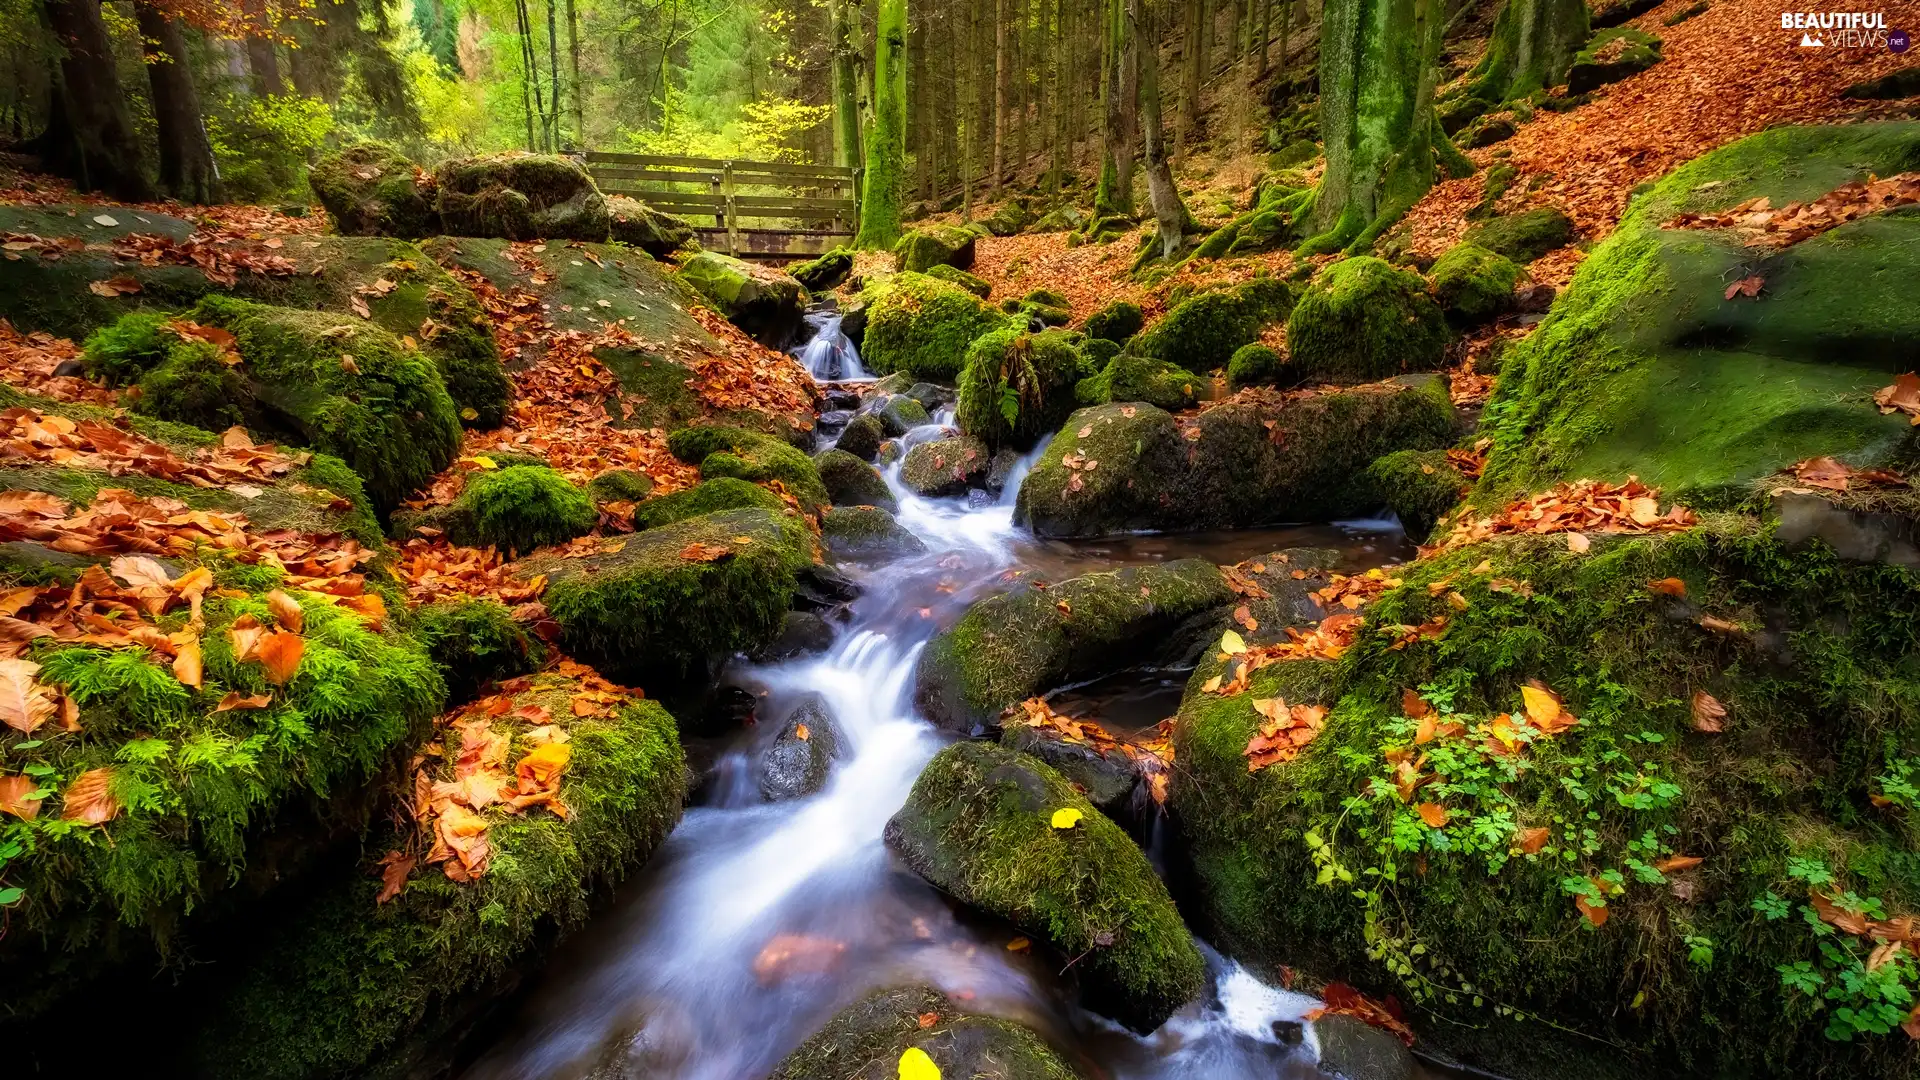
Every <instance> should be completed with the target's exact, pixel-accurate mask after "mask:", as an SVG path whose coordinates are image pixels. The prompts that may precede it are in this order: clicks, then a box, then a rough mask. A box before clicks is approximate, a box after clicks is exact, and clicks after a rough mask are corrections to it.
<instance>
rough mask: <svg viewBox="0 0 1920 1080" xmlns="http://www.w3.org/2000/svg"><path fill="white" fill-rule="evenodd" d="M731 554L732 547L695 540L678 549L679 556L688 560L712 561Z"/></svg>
mask: <svg viewBox="0 0 1920 1080" xmlns="http://www.w3.org/2000/svg"><path fill="white" fill-rule="evenodd" d="M731 554H733V549H732V548H730V547H728V546H726V545H725V544H709V543H706V542H705V541H700V540H696V541H694V542H693V543H691V544H688V545H687V546H686V547H684V548H681V549H680V557H681V558H683V559H685V560H687V561H688V562H714V561H716V560H719V559H724V558H726V557H727V556H729V555H731Z"/></svg>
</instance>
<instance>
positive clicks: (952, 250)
mask: <svg viewBox="0 0 1920 1080" xmlns="http://www.w3.org/2000/svg"><path fill="white" fill-rule="evenodd" d="M979 239H980V234H979V233H977V232H974V231H973V230H972V229H963V228H961V227H959V226H958V225H928V226H925V227H923V228H919V229H915V230H913V231H912V232H909V233H907V234H906V235H905V236H902V237H901V238H900V242H899V243H897V244H895V245H894V246H893V268H894V269H895V270H910V271H913V272H914V273H923V272H925V271H926V270H927V269H929V268H931V267H933V266H937V265H939V264H941V263H945V264H947V265H948V266H951V267H953V268H954V269H956V270H966V269H968V268H969V267H971V266H973V250H974V244H975V243H976V242H977V241H978V240H979Z"/></svg>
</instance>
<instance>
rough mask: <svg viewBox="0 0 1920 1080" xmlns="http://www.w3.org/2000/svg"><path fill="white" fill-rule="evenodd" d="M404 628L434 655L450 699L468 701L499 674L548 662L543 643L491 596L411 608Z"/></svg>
mask: <svg viewBox="0 0 1920 1080" xmlns="http://www.w3.org/2000/svg"><path fill="white" fill-rule="evenodd" d="M407 630H408V632H410V633H411V634H412V635H413V636H414V638H415V639H416V640H418V641H419V642H420V644H421V645H423V646H425V648H426V650H427V655H428V656H429V657H431V658H432V659H433V662H434V665H435V666H436V667H438V668H439V669H440V671H441V674H442V675H443V676H444V677H445V679H446V683H447V695H448V699H449V702H450V703H453V704H457V703H459V702H462V701H467V700H469V699H471V698H473V697H474V696H476V695H477V694H479V693H480V691H481V690H482V689H483V688H484V687H485V686H487V685H488V684H489V683H492V682H495V681H498V680H500V679H509V678H512V677H513V676H515V675H525V674H527V673H528V672H531V671H534V670H535V669H537V668H539V667H540V665H541V664H543V663H544V662H545V661H546V656H547V650H546V646H544V645H542V644H541V643H540V641H539V640H538V639H537V638H535V637H533V635H531V634H529V633H528V632H527V629H526V627H524V626H522V625H520V624H519V623H517V622H514V621H513V613H512V612H510V611H508V610H507V608H506V606H505V605H504V604H501V603H499V602H498V601H495V600H447V601H441V602H439V603H433V604H426V605H424V606H422V607H418V608H415V609H414V610H413V612H412V613H411V615H410V616H409V618H408V620H407Z"/></svg>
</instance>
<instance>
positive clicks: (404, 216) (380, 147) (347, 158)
mask: <svg viewBox="0 0 1920 1080" xmlns="http://www.w3.org/2000/svg"><path fill="white" fill-rule="evenodd" d="M307 184H308V186H310V187H312V188H313V194H314V195H315V197H317V198H318V199H319V200H320V205H322V206H324V207H326V208H327V216H328V217H329V218H331V219H332V221H333V231H334V232H337V233H341V234H343V235H346V236H397V237H399V238H400V239H402V240H418V239H420V238H421V237H424V236H432V235H434V234H435V233H438V232H439V231H440V212H439V210H438V208H436V206H435V205H434V191H433V178H432V177H431V176H430V175H428V174H427V173H425V172H423V171H421V169H420V167H419V166H418V165H415V164H414V163H413V162H411V161H408V160H407V159H406V158H405V157H403V156H401V154H400V152H399V151H398V150H395V149H394V148H393V147H391V146H388V145H386V144H385V143H379V142H363V143H355V144H354V145H352V146H349V147H347V148H346V149H344V150H341V151H340V152H338V153H334V154H327V155H325V156H323V157H321V159H320V160H319V161H316V162H314V163H313V168H312V169H310V170H309V171H308V173H307Z"/></svg>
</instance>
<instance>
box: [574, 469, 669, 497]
mask: <svg viewBox="0 0 1920 1080" xmlns="http://www.w3.org/2000/svg"><path fill="white" fill-rule="evenodd" d="M652 493H653V477H651V476H648V475H647V474H646V473H643V472H641V471H639V470H638V469H609V470H607V471H606V472H603V473H601V474H600V475H598V476H596V477H594V478H593V479H591V480H589V481H587V494H588V495H590V496H592V497H593V501H594V502H632V503H637V502H640V501H641V500H642V499H645V498H646V497H647V496H648V495H651V494H652Z"/></svg>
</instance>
